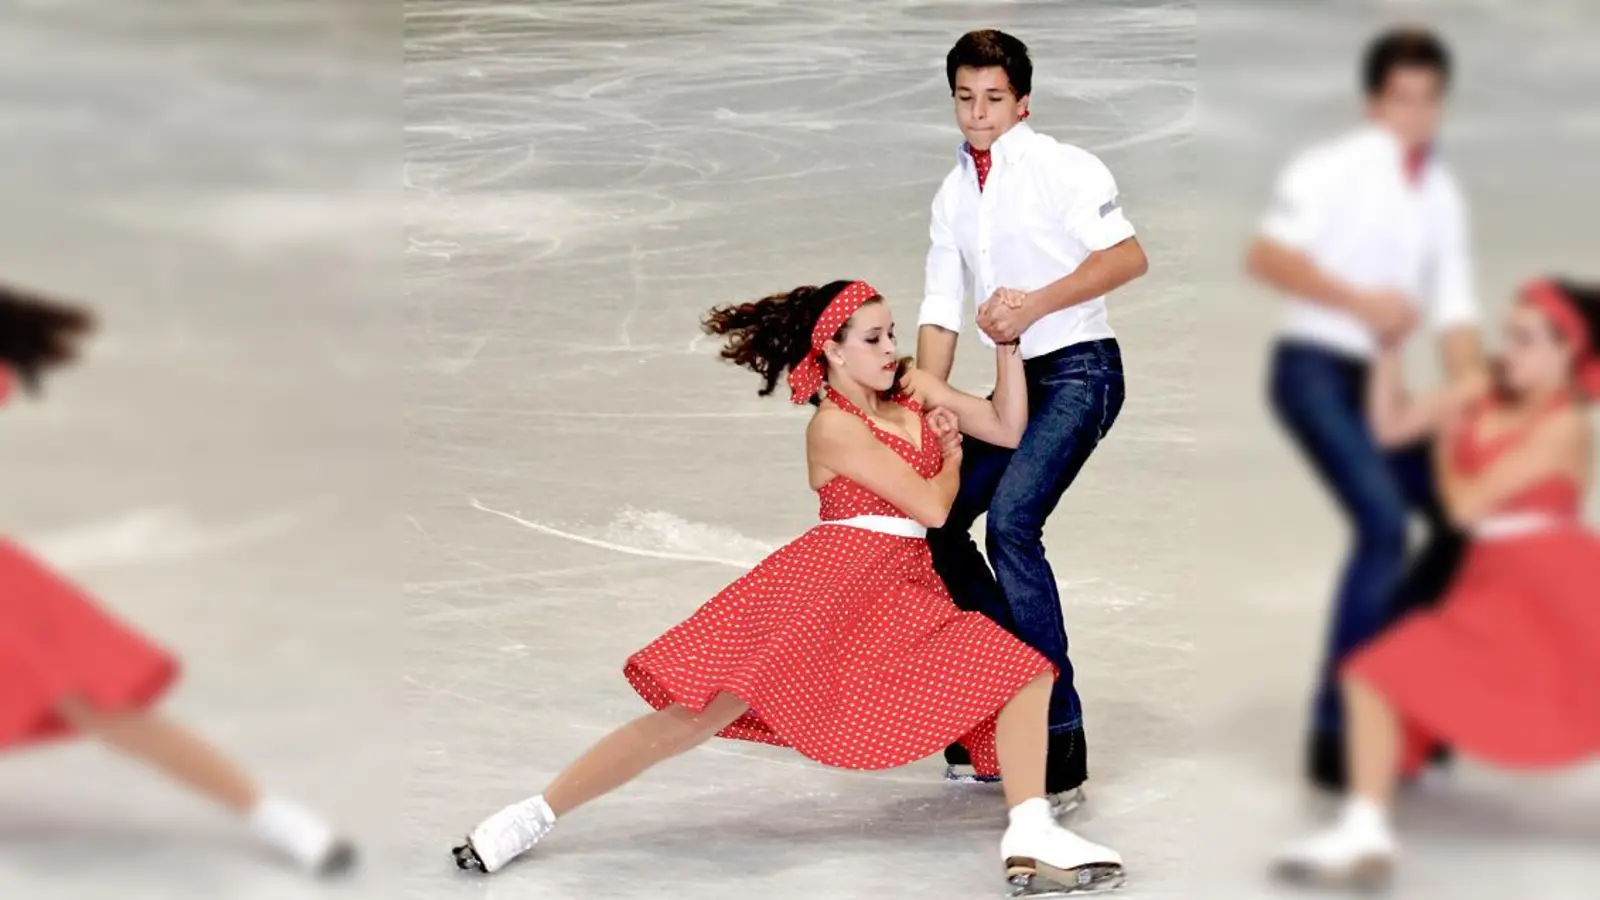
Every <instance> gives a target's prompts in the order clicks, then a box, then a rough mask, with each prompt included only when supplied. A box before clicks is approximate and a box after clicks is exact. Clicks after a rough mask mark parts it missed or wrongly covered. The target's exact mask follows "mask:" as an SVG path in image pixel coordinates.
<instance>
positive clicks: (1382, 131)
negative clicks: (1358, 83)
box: [996, 122, 1439, 173]
mask: <svg viewBox="0 0 1600 900" xmlns="http://www.w3.org/2000/svg"><path fill="white" fill-rule="evenodd" d="M1361 133H1362V135H1363V136H1365V137H1366V139H1367V140H1370V141H1372V142H1373V144H1375V145H1377V146H1379V147H1382V148H1383V152H1384V154H1385V158H1386V159H1389V160H1392V161H1393V162H1394V166H1395V168H1396V169H1399V170H1400V171H1402V172H1404V171H1405V170H1406V166H1407V159H1408V157H1409V156H1410V154H1409V153H1408V152H1407V150H1406V148H1405V145H1404V144H1402V143H1401V141H1400V137H1399V136H1398V135H1396V134H1395V133H1394V132H1392V131H1390V130H1389V129H1387V128H1385V127H1383V126H1382V125H1379V124H1378V123H1376V122H1367V123H1366V124H1364V125H1362V126H1361ZM996 143H998V141H997V142H996ZM1438 155H1439V145H1438V142H1437V141H1436V142H1434V143H1433V144H1430V145H1429V146H1428V148H1427V150H1426V152H1425V155H1424V157H1423V163H1422V171H1423V172H1424V173H1426V172H1427V171H1428V169H1430V168H1432V166H1433V162H1434V160H1435V159H1436V158H1438Z"/></svg>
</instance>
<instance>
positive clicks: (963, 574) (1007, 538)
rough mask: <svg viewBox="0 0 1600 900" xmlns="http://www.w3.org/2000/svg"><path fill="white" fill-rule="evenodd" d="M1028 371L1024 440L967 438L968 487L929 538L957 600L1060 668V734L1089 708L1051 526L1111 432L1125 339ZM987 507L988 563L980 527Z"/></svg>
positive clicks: (1055, 716) (1033, 363)
mask: <svg viewBox="0 0 1600 900" xmlns="http://www.w3.org/2000/svg"><path fill="white" fill-rule="evenodd" d="M1025 367H1026V370H1027V382H1028V410H1029V415H1028V428H1027V431H1026V432H1025V433H1024V434H1023V436H1022V442H1021V444H1020V445H1019V446H1018V447H1017V448H1016V449H1015V450H1010V449H1005V448H1001V447H996V446H993V445H992V444H987V443H984V442H983V441H979V440H976V439H974V438H967V439H966V441H965V444H964V447H963V456H962V460H961V488H960V490H959V491H958V492H957V494H956V499H955V503H954V504H953V505H952V506H951V509H950V515H949V518H948V519H947V520H946V522H945V525H944V527H942V528H938V529H934V530H933V531H931V532H929V534H928V544H929V549H930V550H931V551H932V553H933V564H934V568H935V569H936V570H937V571H938V573H939V575H940V577H941V578H943V579H944V582H945V584H946V585H947V586H948V587H949V589H950V593H951V595H952V596H953V597H954V599H955V601H956V605H958V606H960V607H961V608H962V609H966V610H973V611H977V612H981V613H983V614H984V615H986V616H988V617H989V618H991V619H993V620H994V621H995V622H997V623H999V624H1000V625H1001V626H1002V627H1003V628H1005V629H1006V630H1007V631H1009V632H1011V633H1012V634H1014V635H1016V636H1017V638H1018V639H1020V640H1021V641H1022V642H1023V643H1025V644H1027V645H1028V646H1030V647H1032V648H1034V649H1035V650H1038V651H1039V652H1040V653H1041V654H1043V655H1044V656H1045V657H1046V658H1048V659H1049V660H1050V661H1051V662H1052V663H1054V664H1055V665H1056V667H1057V668H1058V669H1059V670H1060V673H1061V674H1060V677H1059V678H1058V679H1057V680H1056V684H1055V690H1054V693H1053V694H1052V695H1051V699H1050V731H1051V732H1052V733H1058V732H1063V731H1075V730H1079V729H1081V728H1082V727H1083V706H1082V703H1081V702H1080V700H1079V698H1078V691H1077V688H1076V687H1075V686H1074V685H1073V679H1072V661H1071V660H1070V659H1069V658H1068V657H1067V628H1066V621H1065V619H1064V617H1063V616H1062V611H1061V595H1060V593H1059V592H1058V591H1057V590H1056V578H1055V573H1054V572H1052V571H1051V569H1050V563H1049V561H1048V560H1046V559H1045V556H1044V540H1043V538H1044V523H1045V520H1046V519H1047V518H1049V516H1050V514H1051V513H1052V512H1054V511H1055V508H1056V504H1057V503H1059V502H1060V500H1061V496H1062V494H1064V493H1065V492H1066V490H1067V488H1068V487H1069V486H1070V485H1071V484H1072V481H1073V479H1075V478H1076V477H1077V475H1078V472H1080V471H1082V469H1083V465H1084V463H1086V462H1088V460H1089V456H1090V454H1092V453H1093V452H1094V449H1095V447H1096V446H1098V445H1099V443H1100V441H1101V439H1102V438H1104V437H1105V436H1106V434H1107V433H1108V432H1110V430H1111V426H1112V425H1113V424H1114V423H1115V422H1116V420H1117V414H1118V413H1120V412H1121V411H1122V402H1123V399H1124V397H1125V396H1126V391H1125V387H1124V384H1123V377H1122V352H1121V349H1120V348H1119V347H1118V345H1117V342H1116V341H1115V340H1103V341H1093V342H1089V343H1084V344H1078V345H1074V346H1071V347H1066V348H1064V349H1062V350H1058V351H1056V352H1055V353H1051V354H1047V355H1046V356H1042V357H1037V358H1035V359H1030V360H1028V361H1027V362H1026V364H1025ZM984 513H987V514H988V521H987V534H986V537H987V541H986V544H987V549H988V554H989V559H988V563H985V561H984V557H983V554H981V553H979V552H978V547H977V544H976V543H974V542H973V539H972V533H971V530H972V525H973V523H974V522H976V521H977V519H978V516H980V515H982V514H984ZM990 565H992V566H993V569H992V570H991V569H990Z"/></svg>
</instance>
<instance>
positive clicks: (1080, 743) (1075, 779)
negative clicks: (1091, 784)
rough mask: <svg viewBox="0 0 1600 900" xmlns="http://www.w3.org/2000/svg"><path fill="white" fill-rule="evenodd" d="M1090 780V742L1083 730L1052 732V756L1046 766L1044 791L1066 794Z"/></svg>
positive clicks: (1048, 758) (1050, 755)
mask: <svg viewBox="0 0 1600 900" xmlns="http://www.w3.org/2000/svg"><path fill="white" fill-rule="evenodd" d="M1088 780H1089V742H1088V739H1087V738H1086V737H1084V733H1083V729H1082V728H1079V729H1076V730H1073V731H1060V732H1052V733H1051V735H1050V754H1049V756H1048V757H1046V758H1045V764H1044V790H1045V793H1047V794H1065V793H1067V792H1068V791H1074V790H1077V789H1078V788H1080V787H1083V783H1084V782H1085V781H1088Z"/></svg>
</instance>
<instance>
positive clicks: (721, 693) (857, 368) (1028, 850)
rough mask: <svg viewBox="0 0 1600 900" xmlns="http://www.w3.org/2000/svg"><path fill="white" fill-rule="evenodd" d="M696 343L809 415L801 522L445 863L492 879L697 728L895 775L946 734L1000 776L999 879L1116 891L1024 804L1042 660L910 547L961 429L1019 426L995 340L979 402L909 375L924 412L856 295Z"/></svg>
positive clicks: (1037, 751)
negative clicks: (970, 605)
mask: <svg viewBox="0 0 1600 900" xmlns="http://www.w3.org/2000/svg"><path fill="white" fill-rule="evenodd" d="M705 329H706V331H707V332H708V333H711V334H716V335H721V336H723V337H725V338H726V344H725V346H724V347H723V350H722V356H723V358H725V359H728V360H731V361H732V362H734V363H737V364H738V365H741V366H743V367H745V368H748V369H750V370H752V371H754V372H755V373H756V374H758V375H760V376H761V377H762V378H763V380H764V381H765V387H763V388H762V390H761V391H760V393H761V394H762V395H763V396H765V395H768V394H770V393H772V391H773V389H774V388H775V387H776V386H777V383H778V379H779V378H780V377H781V376H782V375H783V373H784V371H785V370H788V371H789V376H788V382H789V387H790V390H791V397H792V399H793V401H794V402H795V403H799V404H804V403H812V404H815V405H817V406H818V409H817V411H816V412H815V414H814V415H813V416H812V419H811V422H810V425H809V426H808V428H807V431H806V455H807V462H808V469H809V473H810V481H811V486H812V488H813V489H814V490H816V491H817V493H818V494H819V495H820V498H821V519H822V522H821V524H819V525H818V526H816V527H814V528H812V529H811V530H810V531H808V532H806V533H805V534H804V535H802V536H801V537H800V538H798V539H797V540H795V541H794V542H792V543H790V544H789V545H787V546H785V547H783V548H782V549H780V550H778V551H777V552H775V553H773V554H772V555H771V556H769V557H768V558H767V559H766V560H765V561H763V562H762V563H760V564H759V565H757V566H756V567H755V568H754V569H753V570H751V571H750V572H749V573H748V574H746V575H745V576H743V577H742V578H740V579H738V580H737V581H735V582H734V583H733V584H732V585H730V586H729V587H728V588H727V589H726V590H724V591H723V592H722V593H720V594H718V595H717V596H716V597H714V598H713V599H712V600H711V601H710V602H709V603H707V604H706V605H704V606H702V607H701V608H700V609H699V610H698V611H697V612H695V613H694V615H692V616H690V617H689V619H688V620H687V621H685V622H683V623H682V624H679V625H677V626H676V627H674V628H672V629H671V630H670V631H668V632H667V633H666V634H665V635H663V636H661V637H660V638H659V639H657V640H656V641H654V642H653V643H651V644H649V645H648V646H646V647H645V648H644V649H643V650H640V651H639V652H638V653H636V654H634V655H633V656H632V657H631V658H630V659H629V660H628V661H627V664H626V667H625V670H624V671H625V674H626V676H627V679H628V681H629V683H630V684H632V685H633V688H634V690H636V691H638V693H639V695H640V696H641V697H642V698H644V700H645V702H647V703H649V704H650V706H652V707H654V708H655V712H653V713H651V714H649V715H646V716H643V717H642V718H639V719H635V720H634V721H633V722H630V723H628V724H627V725H624V726H622V727H621V728H619V729H617V730H616V731H613V732H612V733H611V734H610V735H608V736H606V737H605V738H603V739H601V741H600V742H599V743H598V744H596V745H595V746H594V747H593V748H591V749H590V750H589V751H588V752H587V753H585V754H584V755H583V756H582V757H580V758H579V759H578V761H577V762H575V763H573V764H572V765H571V766H570V767H569V768H568V769H567V770H566V771H564V772H562V773H561V774H560V775H558V776H557V777H556V778H555V780H554V781H552V782H551V783H550V785H549V786H548V787H546V788H545V790H544V792H543V793H541V794H539V795H537V796H534V797H530V798H528V799H526V800H523V801H521V802H519V803H516V804H513V805H511V806H509V807H506V808H505V809H503V810H501V811H500V812H497V813H495V814H494V815H492V816H490V817H489V818H487V819H485V820H484V821H483V822H482V823H481V824H479V825H478V826H477V827H476V828H475V829H473V831H472V832H471V834H470V835H469V836H468V838H467V840H466V842H465V843H464V844H462V845H460V846H457V847H456V848H455V850H454V854H455V859H456V863H457V865H459V866H460V867H461V868H463V869H478V870H482V871H485V872H495V871H497V870H499V869H500V868H501V867H503V866H505V865H506V864H507V863H508V862H510V861H511V860H512V859H513V858H515V857H517V856H519V855H521V854H523V853H525V852H527V851H528V850H530V849H532V848H533V846H534V845H535V844H537V843H539V842H540V841H541V840H543V839H544V838H545V836H546V835H547V834H548V833H549V832H550V831H551V829H552V828H553V827H554V826H555V824H556V822H557V820H558V818H561V817H565V816H567V815H568V814H570V813H571V812H572V811H573V810H575V809H577V808H578V807H579V806H582V805H583V804H585V803H588V802H589V801H591V800H594V799H596V798H597V797H599V796H601V795H602V794H605V793H607V792H609V791H612V790H615V789H616V788H618V787H621V786H622V785H623V784H625V783H627V782H628V781H630V780H632V779H633V778H635V777H636V776H638V775H640V774H641V773H643V772H644V771H645V770H646V769H649V768H650V767H651V766H654V765H656V764H657V763H660V762H662V761H663V760H666V759H668V758H670V757H672V756H675V755H677V754H680V753H683V752H684V751H686V750H689V749H690V748H692V747H695V746H697V745H699V744H701V743H703V742H704V741H706V740H707V739H709V738H711V737H713V736H721V737H725V738H733V739H737V740H746V741H758V742H761V743H766V744H773V745H778V746H787V747H792V748H794V749H795V750H798V751H800V752H801V753H802V754H804V755H806V756H807V757H810V758H811V759H814V760H816V761H818V762H820V763H823V764H826V765H830V766H838V767H841V768H849V769H886V768H890V767H893V766H900V765H904V764H906V763H909V762H912V761H915V760H918V759H922V758H924V757H927V756H930V755H932V754H934V753H937V752H939V751H940V750H942V749H943V748H944V747H945V746H947V745H948V744H950V743H951V742H952V741H957V740H959V741H960V743H961V744H962V745H964V746H965V747H966V748H967V749H968V751H969V752H970V753H971V755H972V758H973V761H974V764H975V766H976V767H977V768H978V770H979V771H980V772H984V773H988V774H994V773H996V772H998V771H999V770H1001V769H1003V770H1004V771H1005V776H1006V777H1005V783H1004V787H1005V795H1006V802H1007V804H1008V805H1009V806H1010V827H1009V828H1007V830H1006V832H1005V835H1004V837H1003V838H1002V840H1001V843H1000V855H1001V859H1002V861H1003V863H1004V867H1005V872H1006V876H1007V878H1008V880H1010V881H1011V882H1012V883H1013V884H1016V885H1019V886H1022V887H1024V888H1032V889H1035V890H1038V889H1047V890H1053V889H1057V888H1066V889H1073V890H1096V889H1101V888H1110V887H1115V886H1116V885H1118V884H1120V883H1121V881H1122V878H1123V874H1122V860H1121V858H1120V857H1119V856H1118V855H1117V854H1116V853H1115V852H1114V851H1112V850H1110V849H1108V848H1105V847H1100V846H1096V845H1095V844H1092V843H1090V842H1088V841H1086V840H1084V839H1083V838H1081V837H1078V836H1077V835H1075V834H1073V833H1072V832H1070V831H1068V830H1067V829H1065V828H1063V827H1061V826H1060V825H1059V824H1057V823H1056V821H1055V818H1054V816H1052V815H1051V806H1050V802H1049V800H1048V799H1046V797H1045V790H1044V788H1045V755H1046V754H1045V751H1046V718H1047V714H1048V711H1049V702H1050V688H1051V683H1052V680H1053V677H1054V668H1053V667H1052V666H1051V664H1050V663H1049V661H1048V660H1046V659H1045V658H1044V657H1043V656H1041V655H1039V654H1038V653H1037V652H1036V651H1034V650H1032V649H1031V648H1029V647H1028V646H1026V645H1025V644H1023V643H1022V642H1020V641H1018V640H1017V639H1016V638H1013V637H1012V636H1011V635H1009V634H1007V633H1006V632H1005V631H1004V630H1003V629H1001V628H1000V626H998V625H996V624H994V623H993V622H992V621H990V620H989V619H987V618H985V617H984V616H983V615H981V614H979V613H967V612H961V611H960V610H958V609H957V608H956V607H955V605H954V604H953V603H952V602H951V599H950V595H949V593H948V592H947V591H946V590H945V586H944V584H943V583H942V582H941V581H940V580H939V577H938V576H937V575H936V574H935V573H934V571H933V563H932V560H931V559H930V557H929V553H928V546H927V543H926V541H925V539H924V538H925V535H926V533H927V529H928V528H930V527H936V526H938V525H939V524H940V523H942V522H943V521H944V518H945V515H946V514H947V513H948V512H949V509H950V504H951V502H952V501H953V499H954V498H955V494H956V488H957V487H958V480H959V477H960V476H959V472H960V468H961V467H960V461H961V431H965V432H967V433H968V434H971V435H973V436H975V437H977V438H980V439H982V440H985V441H988V442H989V443H991V444H997V445H1000V446H1016V443H1017V441H1018V439H1019V437H1020V435H1021V434H1022V430H1023V427H1024V425H1025V424H1026V421H1027V412H1028V410H1027V394H1026V390H1025V383H1024V380H1023V372H1022V358H1021V355H1020V354H1019V353H1018V352H1017V347H1016V345H1015V344H1012V345H1010V346H1002V347H999V348H997V351H996V352H997V357H998V361H997V367H998V370H999V372H998V377H997V380H998V383H997V385H996V388H995V394H994V398H993V400H992V401H986V400H980V399H978V398H976V397H972V396H969V395H966V394H961V393H959V392H957V391H954V390H951V389H950V388H949V387H948V386H947V385H945V384H943V382H939V381H936V380H934V379H931V378H923V379H921V380H920V381H919V385H918V389H919V391H920V392H921V393H922V395H923V397H924V400H925V401H926V402H927V403H928V405H929V406H930V408H931V407H933V406H938V407H939V408H938V409H935V410H934V411H933V412H931V413H929V414H928V415H926V416H925V415H923V413H922V404H920V403H918V402H916V401H914V400H911V399H909V398H906V397H904V396H901V395H899V393H898V384H897V379H898V378H899V376H900V375H901V374H902V373H903V371H904V367H905V362H904V361H903V360H901V359H899V358H897V357H896V355H895V336H894V322H893V319H892V317H891V314H890V311H889V308H888V306H887V305H886V304H885V303H884V302H883V301H882V298H881V297H880V296H879V295H878V293H877V291H875V290H873V288H872V287H870V286H868V285H867V284H865V283H864V282H859V281H857V282H847V281H836V282H833V283H831V284H829V285H826V286H824V287H821V288H816V287H801V288H796V289H795V290H793V291H790V292H789V293H787V294H778V295H774V296H770V297H767V298H765V299H763V300H759V301H757V302H754V303H745V304H741V305H736V306H727V307H721V308H718V309H714V310H712V311H711V313H710V314H709V316H708V317H707V318H706V321H705ZM819 392H820V396H819ZM958 428H959V430H958Z"/></svg>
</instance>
